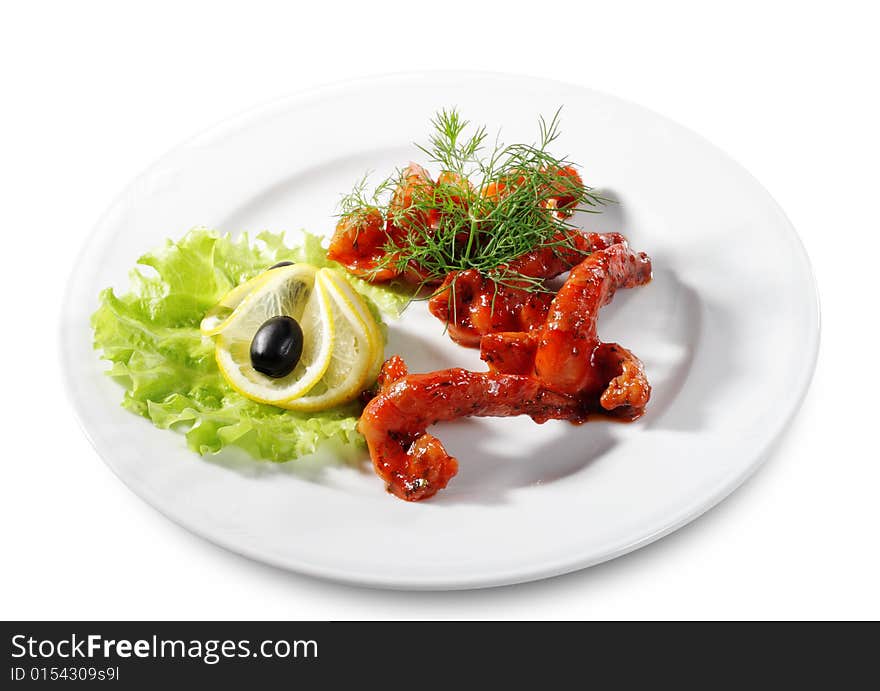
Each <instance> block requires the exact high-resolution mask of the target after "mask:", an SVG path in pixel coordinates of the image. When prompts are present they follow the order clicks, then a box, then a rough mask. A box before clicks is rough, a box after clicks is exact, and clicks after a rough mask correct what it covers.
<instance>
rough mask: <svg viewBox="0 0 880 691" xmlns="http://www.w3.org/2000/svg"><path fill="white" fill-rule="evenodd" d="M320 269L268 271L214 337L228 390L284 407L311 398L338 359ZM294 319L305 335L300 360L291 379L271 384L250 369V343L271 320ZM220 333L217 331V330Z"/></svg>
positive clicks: (297, 267)
mask: <svg viewBox="0 0 880 691" xmlns="http://www.w3.org/2000/svg"><path fill="white" fill-rule="evenodd" d="M316 278H317V269H315V268H314V267H313V266H309V265H307V264H294V265H293V266H285V267H281V268H278V269H272V270H271V271H267V272H266V273H265V274H263V275H262V276H261V277H258V279H259V282H258V283H257V284H256V285H255V286H254V287H253V288H252V290H251V291H250V293H249V294H248V295H247V296H246V297H244V299H243V300H241V302H240V304H239V305H238V306H237V307H236V308H235V309H234V310H233V312H232V314H231V315H230V316H229V317H227V318H226V319H224V320H223V321H222V323H221V325H220V330H219V332H217V333H216V343H217V347H216V353H215V356H216V360H217V366H218V367H219V368H220V372H221V373H222V374H223V376H224V377H225V378H226V380H227V381H228V382H229V384H230V386H232V388H234V389H235V390H236V391H238V392H239V393H240V394H242V395H243V396H247V397H248V398H250V399H252V400H254V401H258V402H260V403H269V404H272V405H279V406H281V405H283V404H284V403H285V402H286V401H290V400H292V399H295V398H298V397H300V396H302V395H304V394H305V393H307V392H309V391H310V390H311V389H312V388H313V387H314V386H315V385H316V384H317V383H318V382H319V381H320V380H321V378H322V377H323V376H324V375H325V373H326V372H327V370H328V368H329V367H330V365H331V356H332V355H333V354H334V353H335V334H334V323H333V312H332V311H331V300H330V298H329V297H328V295H327V290H326V288H325V287H324V286H323V284H322V283H320V282H319V281H318V280H316ZM281 315H287V316H289V317H293V318H294V319H296V320H297V321H298V322H299V324H300V327H301V328H302V332H303V349H302V355H301V356H300V360H299V362H298V363H297V365H296V366H295V367H294V368H293V371H292V372H290V374H288V375H286V376H284V377H280V378H273V377H269V376H266V375H265V374H262V373H261V372H258V371H257V370H255V369H254V367H253V365H252V364H251V357H250V347H251V341H252V340H253V338H254V335H255V334H256V333H257V331H258V330H259V328H260V327H261V326H262V325H263V324H264V323H265V322H266V320H267V319H270V318H271V317H277V316H281ZM215 328H216V327H215Z"/></svg>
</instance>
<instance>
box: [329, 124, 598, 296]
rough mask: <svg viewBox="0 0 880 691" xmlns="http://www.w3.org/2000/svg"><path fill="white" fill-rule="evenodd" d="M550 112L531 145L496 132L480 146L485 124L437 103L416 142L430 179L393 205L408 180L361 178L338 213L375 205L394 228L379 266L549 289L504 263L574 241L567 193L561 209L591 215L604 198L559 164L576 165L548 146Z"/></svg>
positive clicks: (553, 133)
mask: <svg viewBox="0 0 880 691" xmlns="http://www.w3.org/2000/svg"><path fill="white" fill-rule="evenodd" d="M560 111H561V109H560V110H557V111H556V113H555V114H554V115H553V117H552V118H551V120H550V121H549V122H548V121H546V120H545V119H544V118H543V117H540V118H539V121H538V140H537V142H535V143H533V144H507V145H506V144H503V143H502V142H501V140H500V134H499V135H498V136H496V138H495V143H494V145H493V146H492V147H491V149H487V147H486V140H487V136H488V135H487V131H486V127H485V126H481V127H478V128H473V129H472V131H471V132H470V134H468V130H469V129H471V128H470V122H469V121H468V120H465V119H463V118H462V117H461V116H460V115H459V113H458V111H457V110H456V109H454V108H453V109H449V110H446V109H444V110H441V111H440V112H439V113H437V115H436V116H435V117H434V118H433V119H432V120H431V124H432V126H433V132H432V134H431V135H430V137H429V139H428V143H427V145H420V144H416V146H417V147H418V149H419V150H420V151H422V152H423V153H424V154H425V155H426V156H427V157H428V161H429V163H431V164H436V165H437V166H438V167H439V168H440V172H441V175H440V176H439V177H438V180H437V182H436V184H425V185H418V184H417V185H411V186H410V187H409V189H410V190H411V193H412V195H411V203H410V204H409V205H408V206H404V205H401V204H399V203H398V204H395V203H394V196H395V195H394V192H395V190H397V189H401V188H402V187H403V186H404V185H405V184H406V182H407V180H406V177H407V170H406V169H398V170H397V171H395V173H394V174H393V175H391V176H389V177H388V178H386V179H384V180H383V181H381V182H380V183H379V185H378V186H377V187H376V188H375V190H374V191H373V192H372V193H368V191H367V176H365V177H364V178H363V179H361V180H360V181H359V182H358V183H357V184H356V185H355V186H354V188H353V189H352V191H351V192H350V193H349V194H347V195H345V196H344V197H343V198H342V200H341V202H340V212H341V215H344V216H350V215H352V214H357V213H363V212H364V211H365V210H366V209H368V208H377V209H379V211H380V212H382V214H383V216H384V217H385V218H386V219H388V220H389V221H390V222H391V223H392V224H393V225H394V226H395V227H396V228H398V229H399V230H401V231H404V232H401V233H398V236H397V237H395V238H394V240H393V241H392V240H389V243H388V246H387V247H386V249H387V254H386V256H385V258H384V259H383V260H382V262H380V265H379V266H378V267H377V270H379V269H383V268H387V267H389V266H393V267H394V268H395V269H396V270H397V271H400V272H402V271H405V270H406V268H407V267H408V266H411V265H412V264H415V265H417V266H418V267H419V268H420V270H421V271H422V272H423V273H424V275H425V277H426V282H435V281H439V280H442V279H443V278H445V277H446V275H447V274H448V273H449V272H451V271H460V270H464V269H478V270H479V271H481V272H482V273H484V274H485V275H488V276H489V277H491V278H492V279H494V280H495V281H496V282H497V283H498V284H499V285H510V286H516V287H518V288H522V289H524V290H546V288H544V284H543V282H542V281H541V280H539V279H534V278H531V277H528V276H523V275H522V274H519V273H517V272H515V271H513V270H512V269H510V267H509V264H510V262H512V261H513V260H514V259H516V258H517V257H520V256H522V255H523V254H525V253H527V252H529V251H532V250H534V249H536V248H539V247H551V248H554V249H555V248H558V247H560V246H563V245H564V246H566V247H568V248H574V245H573V236H572V233H571V232H567V231H570V230H571V229H572V228H573V226H572V225H571V224H570V223H569V221H568V215H569V214H568V213H559V212H558V210H557V209H555V207H554V202H555V201H556V200H557V199H561V198H564V199H566V200H567V203H566V207H567V210H568V211H573V210H574V209H576V208H579V209H581V210H583V211H587V212H593V213H597V212H599V211H600V209H599V207H601V206H602V205H603V204H604V203H605V202H607V201H608V200H606V199H604V198H602V197H601V196H599V195H598V194H595V193H594V192H593V191H592V190H591V188H589V187H586V186H584V185H583V184H581V183H580V182H579V181H577V180H576V179H574V178H573V177H571V176H567V175H561V174H560V171H562V170H564V169H565V168H568V167H570V166H572V165H573V164H572V163H571V162H570V161H569V160H568V159H567V157H565V156H563V157H557V156H555V155H553V154H551V153H550V152H549V150H548V147H550V145H551V144H553V143H554V142H555V141H556V140H557V139H558V138H559V135H560V130H559V114H560Z"/></svg>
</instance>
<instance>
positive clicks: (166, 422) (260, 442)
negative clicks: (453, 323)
mask: <svg viewBox="0 0 880 691" xmlns="http://www.w3.org/2000/svg"><path fill="white" fill-rule="evenodd" d="M285 260H287V261H294V262H308V263H310V264H314V265H316V266H329V267H338V265H336V264H334V263H333V262H331V261H329V260H328V259H327V258H326V255H325V250H324V249H323V248H322V247H321V241H320V238H318V237H316V236H314V235H311V234H309V233H305V232H303V233H302V241H301V242H300V243H299V244H298V245H296V246H294V247H288V246H286V245H285V244H284V237H283V235H282V234H275V233H269V232H263V233H260V234H259V235H257V236H256V239H255V241H252V240H251V239H250V238H249V237H248V235H247V234H243V235H241V236H239V237H238V238H237V239H232V238H231V237H230V236H229V235H221V234H219V233H217V232H215V231H212V230H208V229H205V228H195V229H193V230H191V231H189V233H187V234H186V235H185V236H184V237H183V238H182V239H181V240H179V241H177V242H173V241H170V240H169V241H168V242H167V243H166V245H165V246H164V247H162V248H161V249H159V250H157V251H155V252H151V253H148V254H145V255H144V256H142V257H141V258H140V259H138V262H137V263H138V264H139V266H140V268H135V269H134V270H132V272H131V275H130V276H131V287H130V290H129V292H127V293H125V294H124V295H116V294H115V293H114V291H113V290H112V289H110V288H107V289H106V290H104V291H102V292H101V294H100V298H99V302H100V305H99V307H98V310H97V311H96V312H95V313H94V315H92V327H93V329H94V345H95V348H96V349H99V350H100V351H101V357H103V358H104V359H105V360H108V361H109V362H110V363H111V366H110V368H109V370H108V374H109V375H110V376H112V377H114V378H115V379H116V380H118V381H119V382H120V383H122V384H123V386H124V387H125V393H124V395H123V400H122V405H123V407H124V408H126V409H127V410H130V411H132V412H133V413H137V414H138V415H142V416H144V417H146V418H148V419H149V420H151V421H152V422H153V424H154V425H156V426H157V427H159V428H162V429H176V430H180V431H182V432H184V433H185V435H186V440H187V443H188V444H189V446H190V448H192V449H193V450H194V451H196V452H198V453H199V454H206V453H216V452H218V451H220V450H221V449H223V448H225V447H230V446H235V447H239V448H241V449H244V450H245V451H247V452H248V453H250V454H251V455H252V456H254V457H256V458H262V459H267V460H270V461H276V462H281V461H288V460H292V459H295V458H298V457H300V456H304V455H308V454H310V453H313V452H314V451H315V450H316V449H317V447H318V446H319V445H320V444H323V443H338V444H343V445H346V446H353V447H360V446H362V445H363V439H362V438H361V436H360V435H359V434H358V433H357V431H356V424H357V417H358V415H359V413H360V408H359V406H358V404H357V403H352V404H348V405H346V406H343V407H339V408H333V409H330V410H325V411H321V412H318V413H297V412H294V411H290V410H283V409H281V408H277V407H275V406H271V405H265V404H261V403H256V402H254V401H251V400H250V399H248V398H246V397H244V396H242V395H241V394H239V393H237V392H235V391H234V390H233V389H232V388H231V387H230V386H229V385H228V384H227V383H226V381H225V380H224V379H223V377H222V375H221V374H220V372H219V370H218V369H217V365H216V363H215V361H214V344H213V342H212V341H211V340H210V339H207V338H204V337H202V335H201V333H200V332H199V323H200V322H201V320H202V317H204V315H205V313H206V312H207V311H208V310H209V309H210V308H211V307H213V306H214V305H215V304H216V303H217V302H218V301H219V300H220V298H222V297H223V295H224V294H226V292H228V291H229V290H230V289H232V288H233V287H234V286H236V285H238V284H239V283H241V282H243V281H246V280H248V279H250V278H252V277H253V276H255V275H256V274H258V273H260V272H261V271H263V270H265V269H266V267H268V266H271V265H272V264H275V263H276V262H279V261H285ZM348 278H349V281H350V282H351V283H352V285H353V286H354V288H355V289H356V290H357V291H358V292H360V293H361V294H362V295H363V296H364V297H365V298H366V301H367V303H368V304H369V305H370V307H371V309H372V310H373V311H374V313H376V314H377V315H378V314H380V312H381V313H385V314H389V315H393V316H396V315H398V314H399V313H400V311H401V310H402V309H403V308H404V307H405V305H406V303H407V302H408V300H409V296H408V295H407V294H406V292H404V291H401V290H396V289H394V288H385V287H381V286H373V285H371V284H369V283H367V282H365V281H361V280H359V279H356V278H353V277H348Z"/></svg>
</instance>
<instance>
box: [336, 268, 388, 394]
mask: <svg viewBox="0 0 880 691" xmlns="http://www.w3.org/2000/svg"><path fill="white" fill-rule="evenodd" d="M323 275H324V276H325V277H326V279H327V282H326V285H327V287H328V289H329V292H330V294H331V295H332V296H335V297H336V298H337V299H339V300H342V301H343V302H344V303H345V304H346V305H347V306H348V307H349V309H351V310H353V311H354V312H356V313H357V315H358V316H359V317H360V319H361V322H362V323H363V325H364V328H365V329H366V330H367V337H368V338H369V340H370V344H371V347H372V348H373V351H374V352H373V361H372V363H371V364H370V370H369V375H370V376H372V377H373V378H375V376H376V375H377V374H379V368H380V367H381V366H382V363H383V362H384V361H385V339H384V337H383V336H382V331H381V330H380V329H379V324H377V323H376V320H375V319H374V318H373V313H372V312H370V308H369V307H367V305H366V303H365V302H364V300H363V298H361V296H360V295H358V293H357V291H356V290H355V289H354V288H352V286H351V283H349V282H348V281H347V280H345V277H344V276H341V275H340V274H339V273H338V272H336V271H332V270H327V271H325V273H324V274H323ZM368 383H369V382H368Z"/></svg>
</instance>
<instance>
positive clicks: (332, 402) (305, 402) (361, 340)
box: [279, 269, 383, 412]
mask: <svg viewBox="0 0 880 691" xmlns="http://www.w3.org/2000/svg"><path fill="white" fill-rule="evenodd" d="M315 283H316V286H318V287H319V288H320V289H321V290H323V291H324V292H325V293H326V295H327V296H328V302H329V303H330V313H331V315H332V320H333V321H332V323H333V353H332V355H331V357H330V364H329V366H328V367H327V370H326V372H325V373H324V375H323V376H322V377H321V379H320V381H318V382H317V383H316V384H315V386H314V387H313V388H312V389H311V390H310V391H309V392H308V393H307V394H306V395H304V396H301V397H297V398H295V399H291V400H287V401H284V402H282V403H280V404H279V405H280V406H281V407H283V408H288V409H290V410H298V411H305V412H308V411H315V410H324V409H326V408H331V407H333V406H337V405H341V404H343V403H347V402H348V401H351V400H353V399H354V398H356V397H357V395H358V394H359V393H360V392H361V391H362V390H363V388H364V387H365V386H366V384H367V383H369V379H370V377H371V376H375V372H376V371H378V367H379V365H381V360H382V354H383V352H382V335H381V333H380V331H379V327H378V326H377V325H376V322H375V320H374V319H373V316H372V315H371V314H370V311H369V309H368V308H367V306H366V305H365V304H364V303H363V301H362V300H361V298H360V297H359V296H358V295H357V293H355V292H354V290H353V289H352V288H351V287H350V286H349V285H348V282H347V281H345V279H343V278H341V277H339V276H338V275H337V274H335V273H334V272H333V271H332V270H331V269H320V270H319V271H318V275H317V277H316V281H315ZM303 331H305V326H303Z"/></svg>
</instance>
